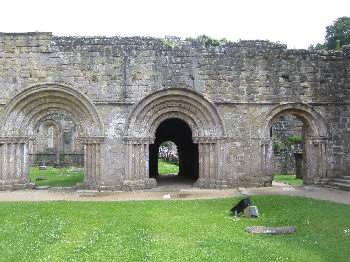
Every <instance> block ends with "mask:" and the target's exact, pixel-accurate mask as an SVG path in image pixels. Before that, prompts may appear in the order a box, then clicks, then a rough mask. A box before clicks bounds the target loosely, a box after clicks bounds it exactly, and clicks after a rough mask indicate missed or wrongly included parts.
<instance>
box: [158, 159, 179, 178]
mask: <svg viewBox="0 0 350 262" xmlns="http://www.w3.org/2000/svg"><path fill="white" fill-rule="evenodd" d="M177 173H179V165H177V164H173V163H169V162H166V161H164V160H158V174H159V175H164V174H177Z"/></svg>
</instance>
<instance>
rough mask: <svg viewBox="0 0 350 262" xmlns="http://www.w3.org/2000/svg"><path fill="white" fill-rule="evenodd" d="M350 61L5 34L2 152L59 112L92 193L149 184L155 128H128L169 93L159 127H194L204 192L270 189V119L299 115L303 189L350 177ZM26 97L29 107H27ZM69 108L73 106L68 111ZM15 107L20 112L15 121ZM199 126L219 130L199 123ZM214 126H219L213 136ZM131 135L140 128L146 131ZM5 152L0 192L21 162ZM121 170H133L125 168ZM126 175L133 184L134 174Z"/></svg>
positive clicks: (245, 48)
mask: <svg viewBox="0 0 350 262" xmlns="http://www.w3.org/2000/svg"><path fill="white" fill-rule="evenodd" d="M349 57H350V49H344V50H343V51H341V52H309V51H306V50H291V49H286V46H284V45H281V44H276V43H271V42H268V41H239V42H237V43H227V44H224V45H221V46H215V47H214V46H207V47H206V46H205V45H204V44H203V43H201V42H198V41H176V43H174V45H172V46H169V45H168V44H166V42H165V41H164V40H162V39H155V38H144V37H132V38H127V37H125V38H120V37H110V38H107V37H56V36H53V35H52V34H51V33H40V32H38V33H23V34H22V33H21V34H15V33H0V89H1V96H0V106H1V114H2V119H3V126H2V129H1V136H2V139H1V141H2V142H1V143H2V144H1V145H9V144H11V143H13V142H11V141H21V143H22V140H18V139H13V138H11V139H10V138H9V137H21V136H25V137H28V139H29V140H28V141H30V139H32V138H33V137H34V138H33V139H35V134H33V133H31V132H30V131H28V132H25V130H31V129H30V128H29V127H28V128H22V129H24V130H20V131H21V132H19V131H18V132H17V130H16V128H17V127H15V125H17V123H19V122H20V121H22V122H20V123H27V122H28V123H29V124H31V122H33V125H34V124H37V123H34V122H35V121H41V120H40V118H39V117H38V118H36V115H38V114H39V115H41V114H44V113H43V112H44V111H43V109H40V108H46V109H45V110H46V111H47V112H51V111H52V112H53V111H55V112H56V113H57V111H60V110H63V109H64V112H65V114H70V115H72V117H73V118H74V117H75V118H76V124H77V125H78V126H80V129H79V130H80V136H81V137H82V143H83V145H84V147H85V157H87V159H86V161H84V162H85V169H86V172H87V173H88V175H86V177H87V178H86V185H87V186H92V187H93V186H101V187H108V188H138V187H141V188H142V187H146V186H149V185H154V183H153V182H149V181H148V180H147V179H148V178H149V177H148V174H147V172H148V171H147V170H148V169H147V166H148V162H147V154H148V153H147V152H146V151H147V150H146V148H147V146H148V145H149V144H150V143H152V142H153V141H154V140H152V139H154V138H152V133H151V131H152V130H153V129H154V128H156V127H154V126H150V127H149V130H150V132H149V133H147V132H146V131H145V132H143V133H142V132H141V130H135V132H134V133H133V134H132V136H131V137H130V136H129V135H130V134H129V133H128V132H129V131H128V126H129V124H130V121H131V122H132V121H134V120H133V118H132V117H133V113H135V114H134V116H135V118H134V119H136V120H135V121H139V120H137V119H139V117H138V115H137V113H138V111H137V110H138V108H143V109H145V110H149V114H151V113H153V114H155V113H156V112H154V111H152V104H150V105H149V106H147V105H143V102H144V103H146V102H147V101H149V103H157V101H161V100H160V99H164V97H165V96H163V95H162V94H163V93H162V91H161V90H169V92H168V93H167V94H166V96H167V97H172V100H171V102H167V103H169V105H171V107H172V108H173V111H172V112H168V111H167V112H165V110H166V109H162V110H163V111H164V112H165V113H164V115H163V116H160V117H163V118H162V119H166V118H167V117H168V118H170V117H179V118H183V119H185V118H186V119H187V120H185V121H187V122H188V124H189V125H190V124H191V123H190V122H191V121H192V122H193V123H192V127H193V129H196V128H197V129H198V136H199V137H198V138H197V137H194V138H193V139H194V140H195V141H197V143H199V150H200V153H199V154H200V159H201V157H203V161H205V160H204V159H205V157H206V156H208V154H209V155H210V158H209V159H210V161H209V162H210V163H212V164H211V168H213V169H212V170H211V171H210V172H209V171H208V172H209V173H205V174H204V173H203V174H202V176H201V173H200V174H199V180H200V183H199V185H200V186H203V187H225V186H228V187H232V186H237V185H266V184H269V183H270V182H271V174H270V173H271V153H270V152H271V141H270V140H271V139H270V137H269V135H268V134H269V131H268V129H269V128H270V122H271V121H272V120H273V119H274V118H275V115H274V114H277V115H281V114H296V115H298V116H299V117H300V118H301V119H303V121H304V122H305V123H306V124H307V126H308V132H307V136H308V137H307V138H306V141H305V143H306V147H307V148H306V150H307V154H308V158H307V160H306V161H309V163H310V165H308V167H309V170H308V172H309V173H308V176H307V177H308V179H307V182H308V183H313V182H315V181H316V180H317V178H319V177H322V176H335V175H340V174H345V173H346V172H348V171H347V170H349V168H350V86H349V85H350V81H349V78H350V64H349V61H350V59H349ZM35 90H38V95H39V93H40V96H43V97H46V95H47V96H49V95H50V98H48V100H47V104H45V103H44V102H43V100H41V102H38V101H36V100H35V97H34V96H35V95H36V93H35V92H36V91H35ZM59 90H62V92H64V94H63V93H62V95H60V94H59ZM177 90H181V97H182V98H181V99H182V100H177V99H176V97H179V94H178V93H179V92H180V91H177ZM39 91H40V92H39ZM186 92H187V93H188V97H191V99H189V100H188V101H189V102H188V103H187V102H181V101H187V100H186V99H187V98H186V97H187V95H186V94H187V93H186ZM27 93H28V94H29V93H30V97H31V98H30V99H29V98H28V99H25V96H26V94H27ZM51 94H52V95H51ZM164 94H165V93H164ZM28 96H29V95H28ZM148 97H151V98H152V97H155V99H154V100H152V99H149V100H147V98H148ZM22 98H23V99H22ZM21 99H22V100H21ZM50 99H51V100H50ZM67 99H68V100H69V99H71V100H69V101H71V102H70V103H66V102H65V101H68V100H67ZM56 100H57V101H59V102H57V103H56V104H57V106H56V107H55V106H54V104H55V101H56ZM24 101H29V102H24ZM30 101H33V104H29V103H30ZM25 103H27V104H28V106H27V105H25ZM39 103H40V105H39ZM195 103H199V104H203V105H204V106H203V108H202V109H203V110H204V111H207V112H208V113H207V114H206V115H204V116H200V112H198V110H197V109H198V108H200V107H199V106H194V104H195ZM140 104H141V105H143V106H139V105H140ZM192 105H193V106H192ZM45 106H46V107H45ZM39 107H40V108H39ZM21 108H24V109H25V110H26V111H25V112H24V111H23V112H24V113H22V112H21V110H22V109H21ZM135 108H136V109H135ZM24 109H23V110H24ZM31 109H33V110H34V111H35V110H37V111H35V112H37V113H31V112H30V110H31ZM50 110H51V111H50ZM133 110H134V111H133ZM135 110H136V112H135ZM34 111H33V112H34ZM46 111H45V112H46ZM163 111H160V112H163ZM14 116H16V118H17V120H15V117H14ZM146 116H147V114H146ZM201 117H202V118H201ZM147 119H151V118H147ZM206 119H211V120H210V121H213V122H212V123H214V124H206ZM34 120H35V121H34ZM208 121H209V120H208ZM155 123H157V122H155ZM215 123H216V124H215ZM219 123H221V124H220V125H221V127H215V126H214V127H213V125H219ZM133 126H137V127H138V128H141V129H143V127H142V125H141V126H140V125H133ZM214 129H216V130H214ZM138 131H140V132H138ZM142 131H144V130H142ZM17 133H18V134H17ZM136 133H140V134H141V133H142V134H143V135H145V134H146V136H147V137H141V135H138V134H136ZM136 138H137V139H136ZM141 138H142V139H141ZM23 141H27V140H23ZM84 143H85V144H84ZM141 144H142V145H143V146H140V147H139V145H141ZM1 145H0V147H1ZM2 148H3V149H1V150H2V151H1V150H0V151H1V152H2V153H1V154H2V155H1V157H2V160H1V161H2V169H1V170H2V171H1V172H2V173H1V175H0V181H2V183H3V184H4V185H5V184H8V182H6V181H12V180H10V179H8V177H9V176H10V175H11V176H12V175H13V174H12V173H11V174H10V173H8V171H7V170H8V169H7V165H9V163H12V162H13V161H15V163H17V162H16V161H20V159H21V158H17V157H15V153H13V152H12V151H6V150H5V149H4V148H5V147H4V146H2ZM6 148H7V147H6ZM132 148H133V149H134V150H139V151H137V152H138V154H139V158H141V160H142V161H141V162H140V163H138V164H137V165H135V163H134V162H133V161H135V159H134V158H131V155H130V154H132V153H130V150H131V149H132ZM201 148H202V149H203V151H201ZM135 152H136V151H135ZM205 152H207V153H205ZM99 159H101V161H100V160H99ZM8 161H9V162H8ZM91 161H92V162H91ZM199 161H202V160H199ZM97 163H98V165H97ZM127 163H131V164H133V168H136V169H135V170H134V169H128V168H129V167H130V165H128V164H127ZM205 163H207V161H205ZM96 165H97V166H96ZM5 167H6V168H5ZM208 168H209V166H208ZM130 170H134V171H135V172H136V173H137V174H138V175H137V176H135V177H134V176H132V174H130V172H131V171H130ZM21 172H22V171H21ZM23 172H26V170H25V169H23ZM200 172H205V170H203V171H200ZM136 173H135V174H136ZM21 174H22V173H21ZM21 176H22V175H21ZM25 176H26V174H24V175H23V177H25ZM130 179H131V180H130ZM126 180H128V181H129V182H130V181H131V182H130V183H129V182H128V183H129V184H130V185H131V186H130V187H128V186H127V187H125V183H124V182H125V181H126ZM13 181H17V182H18V181H22V182H23V181H26V180H25V179H24V180H18V179H17V180H16V179H15V180H13ZM147 181H148V182H147ZM17 182H16V183H17Z"/></svg>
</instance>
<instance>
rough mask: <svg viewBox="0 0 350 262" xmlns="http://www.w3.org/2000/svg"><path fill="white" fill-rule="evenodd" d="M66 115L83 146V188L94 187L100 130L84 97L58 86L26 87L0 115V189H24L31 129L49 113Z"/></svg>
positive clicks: (99, 161) (98, 172)
mask: <svg viewBox="0 0 350 262" xmlns="http://www.w3.org/2000/svg"><path fill="white" fill-rule="evenodd" d="M54 113H59V114H64V115H66V116H69V117H70V118H71V119H72V120H73V121H74V122H75V124H76V125H77V126H78V132H79V139H80V140H81V142H82V143H83V145H84V157H85V163H84V173H85V174H84V186H86V187H90V188H91V187H97V186H98V185H99V184H100V177H101V174H102V172H103V171H102V170H103V163H102V160H103V157H102V154H103V142H104V129H103V124H102V121H101V118H100V117H99V114H98V112H97V110H96V108H95V106H94V105H93V103H92V102H91V101H90V100H89V98H88V97H87V96H85V95H84V94H82V93H81V92H79V91H78V90H76V89H74V88H72V87H70V86H68V85H65V84H60V83H42V84H38V85H33V86H30V87H29V88H26V89H24V90H23V91H21V92H20V93H18V94H17V95H15V96H14V97H13V98H12V99H11V100H10V101H9V102H8V103H7V105H6V107H5V109H4V112H3V114H2V117H1V118H2V119H1V120H2V123H3V125H2V126H1V129H0V165H1V166H0V172H1V173H0V189H7V188H21V187H28V186H30V184H29V178H28V172H29V161H28V143H29V141H32V140H35V127H36V126H37V125H38V122H40V121H41V120H42V119H44V118H45V117H46V116H49V115H50V114H54Z"/></svg>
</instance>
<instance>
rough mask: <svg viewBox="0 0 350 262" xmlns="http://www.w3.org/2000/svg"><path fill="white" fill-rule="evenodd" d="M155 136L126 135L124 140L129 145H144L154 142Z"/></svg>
mask: <svg viewBox="0 0 350 262" xmlns="http://www.w3.org/2000/svg"><path fill="white" fill-rule="evenodd" d="M154 140H155V138H154V137H132V136H124V137H123V141H124V143H125V144H128V145H142V144H148V145H149V144H153V143H154Z"/></svg>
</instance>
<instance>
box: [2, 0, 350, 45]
mask: <svg viewBox="0 0 350 262" xmlns="http://www.w3.org/2000/svg"><path fill="white" fill-rule="evenodd" d="M348 10H350V1H348V0H338V1H336V2H328V1H327V2H324V3H322V1H315V0H309V1H307V0H304V1H301V0H294V1H283V0H280V1H278V0H265V1H258V0H257V1H253V0H250V1H247V0H241V1H234V0H231V1H230V0H214V1H200V0H198V1H197V0H196V1H194V0H192V1H191V0H173V1H167V0H163V1H161V0H143V1H142V0H123V1H116V0H115V1H112V0H98V1H93V0H85V1H74V0H57V1H49V0H46V1H45V0H36V1H35V0H33V1H25V0H23V1H20V0H3V1H1V10H0V31H2V32H26V31H48V32H53V34H55V35H108V36H112V35H122V36H133V35H143V36H155V37H162V36H165V35H177V36H181V37H188V36H192V37H194V36H197V35H200V34H206V35H210V36H212V37H215V38H224V37H225V38H228V39H231V40H237V39H269V40H272V41H280V42H282V43H287V44H288V47H290V48H307V47H308V46H309V45H310V44H314V43H317V42H322V41H323V39H324V35H325V27H326V26H327V25H329V24H331V23H332V22H333V21H334V20H335V19H336V18H338V17H340V16H345V15H349V14H347V13H346V11H348Z"/></svg>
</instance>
